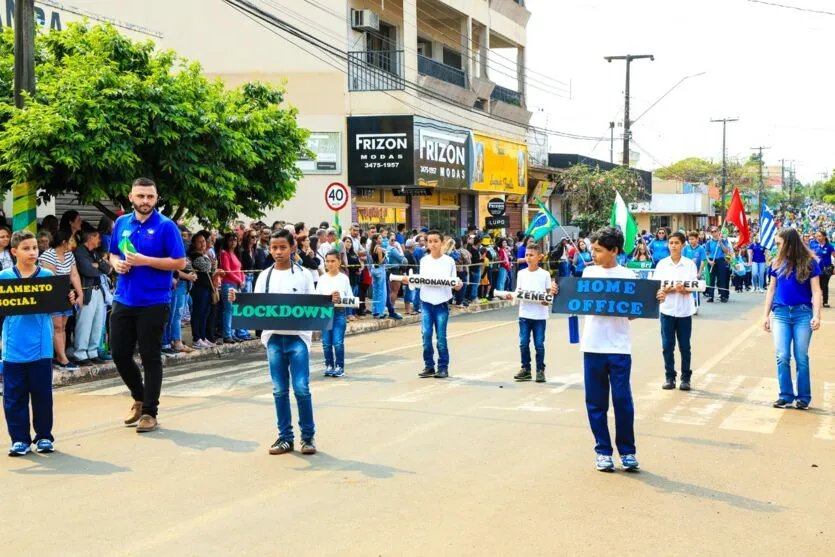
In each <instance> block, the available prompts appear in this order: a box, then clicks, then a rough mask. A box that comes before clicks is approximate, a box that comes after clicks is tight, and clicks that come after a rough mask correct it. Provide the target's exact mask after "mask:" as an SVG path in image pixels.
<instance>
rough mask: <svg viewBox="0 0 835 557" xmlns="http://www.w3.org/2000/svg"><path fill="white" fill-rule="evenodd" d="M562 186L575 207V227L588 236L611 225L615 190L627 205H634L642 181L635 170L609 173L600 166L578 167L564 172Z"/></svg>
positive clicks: (570, 202)
mask: <svg viewBox="0 0 835 557" xmlns="http://www.w3.org/2000/svg"><path fill="white" fill-rule="evenodd" d="M560 184H561V185H562V187H563V188H564V190H565V195H564V197H563V198H564V199H565V200H566V201H568V203H569V205H570V207H571V224H572V225H574V226H577V227H579V228H580V229H581V230H582V231H583V232H584V233H588V232H591V231H593V230H596V229H598V228H600V227H601V226H605V225H606V224H608V223H609V217H610V216H611V213H612V206H613V205H614V204H615V191H618V192H620V194H621V196H622V197H623V200H624V201H625V202H626V203H631V202H634V201H636V200H637V199H638V197H639V196H640V192H641V178H640V176H639V175H638V174H637V173H636V172H635V171H633V170H630V169H628V168H623V167H618V168H615V169H612V170H609V171H603V170H600V168H598V167H594V168H592V167H589V166H586V165H582V164H578V165H574V166H572V167H571V168H569V169H568V170H565V171H564V172H563V173H562V176H561V178H560Z"/></svg>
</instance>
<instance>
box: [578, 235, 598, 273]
mask: <svg viewBox="0 0 835 557" xmlns="http://www.w3.org/2000/svg"><path fill="white" fill-rule="evenodd" d="M573 263H574V276H575V277H581V276H583V269H585V268H586V267H588V266H590V265H594V262H592V259H591V252H590V251H589V248H588V247H586V241H585V240H580V241H579V242H577V253H575V254H574V261H573Z"/></svg>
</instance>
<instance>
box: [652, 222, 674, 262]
mask: <svg viewBox="0 0 835 557" xmlns="http://www.w3.org/2000/svg"><path fill="white" fill-rule="evenodd" d="M649 252H650V253H651V254H652V266H653V267H655V266H656V265H658V262H659V261H661V260H662V259H664V258H665V257H670V248H669V247H667V231H666V230H665V229H663V228H659V229H658V230H657V231H656V232H655V240H653V241H651V242H650V243H649Z"/></svg>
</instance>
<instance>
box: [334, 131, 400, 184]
mask: <svg viewBox="0 0 835 557" xmlns="http://www.w3.org/2000/svg"><path fill="white" fill-rule="evenodd" d="M414 144H415V139H414V124H413V120H412V116H352V117H350V118H348V183H349V184H350V185H351V186H354V187H357V186H359V187H364V186H403V185H414V184H415V176H414V161H415V153H414Z"/></svg>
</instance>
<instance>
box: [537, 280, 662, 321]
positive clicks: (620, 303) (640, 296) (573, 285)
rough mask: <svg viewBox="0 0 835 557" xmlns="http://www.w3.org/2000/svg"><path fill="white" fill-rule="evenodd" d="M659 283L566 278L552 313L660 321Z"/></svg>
mask: <svg viewBox="0 0 835 557" xmlns="http://www.w3.org/2000/svg"><path fill="white" fill-rule="evenodd" d="M659 285H660V283H659V281H657V280H644V279H619V278H602V277H601V278H592V277H589V278H565V279H562V280H561V281H560V282H559V286H560V291H559V293H558V294H557V295H556V297H554V305H553V306H552V307H551V312H552V313H567V314H569V315H605V316H609V317H632V318H636V319H658V311H659V302H658V300H657V299H656V298H655V296H656V294H657V293H658V288H659Z"/></svg>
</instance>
